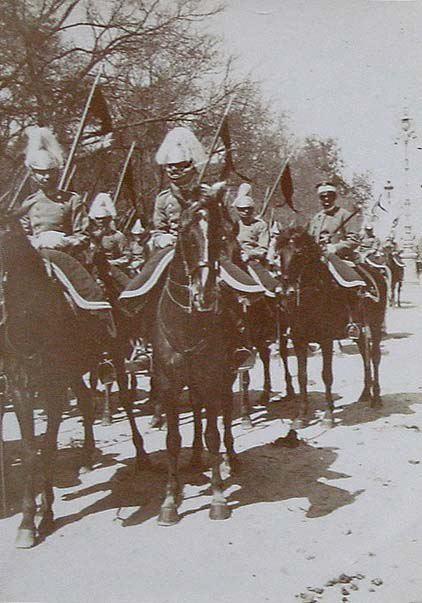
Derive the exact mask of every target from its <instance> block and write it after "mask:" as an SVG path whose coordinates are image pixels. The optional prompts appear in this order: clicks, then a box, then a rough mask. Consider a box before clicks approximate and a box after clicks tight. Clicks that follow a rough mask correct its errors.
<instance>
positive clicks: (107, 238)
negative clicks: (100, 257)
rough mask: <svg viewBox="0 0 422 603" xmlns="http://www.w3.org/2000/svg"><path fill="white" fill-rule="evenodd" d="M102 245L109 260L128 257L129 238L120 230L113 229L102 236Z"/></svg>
mask: <svg viewBox="0 0 422 603" xmlns="http://www.w3.org/2000/svg"><path fill="white" fill-rule="evenodd" d="M101 247H102V248H103V249H104V251H105V254H106V256H107V258H108V259H109V260H117V259H119V258H122V257H126V254H127V251H128V244H127V239H126V237H125V235H124V234H123V233H122V232H120V230H112V231H110V232H107V233H105V234H103V235H102V237H101ZM126 261H127V258H126Z"/></svg>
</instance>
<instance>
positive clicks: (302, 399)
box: [292, 341, 309, 429]
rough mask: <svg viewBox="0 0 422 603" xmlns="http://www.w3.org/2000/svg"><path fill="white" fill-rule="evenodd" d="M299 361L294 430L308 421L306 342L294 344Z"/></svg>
mask: <svg viewBox="0 0 422 603" xmlns="http://www.w3.org/2000/svg"><path fill="white" fill-rule="evenodd" d="M293 345H294V348H295V352H296V359H297V376H298V381H299V405H298V411H297V415H296V419H295V420H294V421H293V425H292V428H293V429H300V428H301V427H302V426H303V421H304V420H306V419H307V416H308V410H309V403H308V389H307V388H308V366H307V365H308V344H307V342H304V341H294V342H293Z"/></svg>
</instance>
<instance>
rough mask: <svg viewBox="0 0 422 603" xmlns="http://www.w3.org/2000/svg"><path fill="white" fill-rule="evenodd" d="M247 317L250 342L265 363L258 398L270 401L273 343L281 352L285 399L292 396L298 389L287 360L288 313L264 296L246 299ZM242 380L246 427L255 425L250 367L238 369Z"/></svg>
mask: <svg viewBox="0 0 422 603" xmlns="http://www.w3.org/2000/svg"><path fill="white" fill-rule="evenodd" d="M247 302H248V305H247V310H246V311H247V318H246V325H247V328H248V331H249V333H248V337H249V340H250V344H251V345H253V347H255V348H256V350H257V352H258V354H259V357H260V359H261V362H262V366H263V373H264V383H263V391H262V393H261V395H260V397H259V403H260V404H264V405H265V404H268V402H269V401H270V396H271V391H272V384H271V370H270V359H271V358H270V343H271V342H273V343H278V346H279V354H280V358H281V361H282V363H283V367H284V376H285V383H286V398H287V399H293V398H294V396H295V391H294V388H293V383H292V376H291V373H290V369H289V363H288V350H287V343H288V338H287V334H286V333H287V329H288V323H287V317H286V313H285V311H284V309H283V307H282V305H281V303H280V301H279V300H278V299H272V298H269V297H266V296H264V295H260V296H258V297H257V298H256V299H255V298H251V299H249V300H247ZM239 382H240V416H241V424H242V426H243V428H244V429H250V428H251V427H252V421H251V418H250V403H249V385H250V375H249V370H242V371H239Z"/></svg>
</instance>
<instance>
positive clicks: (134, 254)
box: [129, 218, 149, 275]
mask: <svg viewBox="0 0 422 603" xmlns="http://www.w3.org/2000/svg"><path fill="white" fill-rule="evenodd" d="M148 236H149V234H148V232H147V231H146V230H145V228H144V227H143V226H142V222H141V220H140V219H139V218H138V219H137V220H136V222H135V224H134V225H133V226H132V228H131V231H130V241H129V267H130V269H131V271H132V273H133V275H135V274H137V273H138V272H139V271H140V270H141V269H142V267H143V265H144V264H145V260H146V255H147V254H146V249H145V245H146V241H147V238H148Z"/></svg>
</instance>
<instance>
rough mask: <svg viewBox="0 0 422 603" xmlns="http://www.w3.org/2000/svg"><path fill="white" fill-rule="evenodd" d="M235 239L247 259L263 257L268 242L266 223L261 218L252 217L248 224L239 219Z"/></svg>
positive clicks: (265, 253) (268, 234) (268, 235)
mask: <svg viewBox="0 0 422 603" xmlns="http://www.w3.org/2000/svg"><path fill="white" fill-rule="evenodd" d="M237 240H238V241H239V245H240V247H241V249H242V251H244V252H245V253H246V254H247V255H248V257H249V259H251V260H252V259H253V260H261V259H264V258H265V257H266V255H267V252H268V246H269V243H270V232H269V228H268V224H267V223H266V222H265V220H261V218H253V220H252V222H251V223H250V224H244V223H243V222H242V220H239V234H238V235H237Z"/></svg>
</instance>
